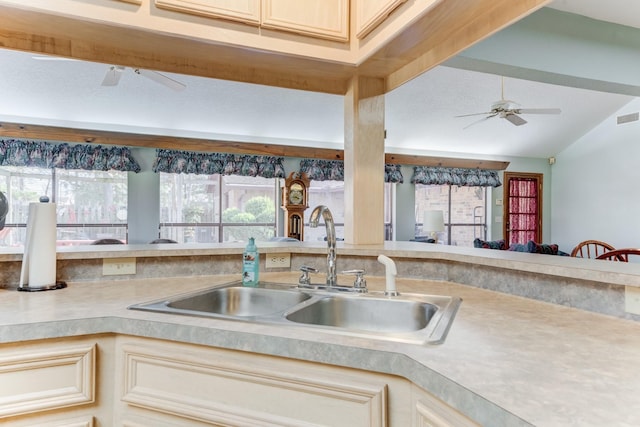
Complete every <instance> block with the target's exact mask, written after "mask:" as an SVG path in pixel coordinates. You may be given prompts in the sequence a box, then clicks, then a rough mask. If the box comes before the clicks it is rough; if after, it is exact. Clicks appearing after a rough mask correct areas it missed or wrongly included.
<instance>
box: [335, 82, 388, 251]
mask: <svg viewBox="0 0 640 427" xmlns="http://www.w3.org/2000/svg"><path fill="white" fill-rule="evenodd" d="M344 105H345V108H344V116H345V120H344V128H345V132H344V134H345V135H344V137H345V140H344V174H345V176H344V208H345V213H344V221H345V232H344V236H345V243H348V244H354V245H371V244H382V243H383V242H384V204H383V203H384V80H383V79H379V78H369V77H360V76H356V77H353V78H352V79H351V81H350V84H349V89H348V91H347V93H346V95H345V104H344Z"/></svg>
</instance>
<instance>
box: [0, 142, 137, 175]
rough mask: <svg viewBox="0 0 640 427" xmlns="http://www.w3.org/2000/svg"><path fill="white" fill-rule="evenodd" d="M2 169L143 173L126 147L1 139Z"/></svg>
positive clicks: (0, 156)
mask: <svg viewBox="0 0 640 427" xmlns="http://www.w3.org/2000/svg"><path fill="white" fill-rule="evenodd" d="M0 166H31V167H39V168H47V169H51V168H59V169H84V170H101V171H106V170H118V171H123V172H140V165H139V164H138V162H136V160H135V159H134V158H133V156H131V152H130V151H129V149H128V148H127V147H115V146H113V147H102V146H100V145H84V144H78V145H69V144H67V143H62V144H53V143H49V142H43V141H22V140H14V139H11V140H0Z"/></svg>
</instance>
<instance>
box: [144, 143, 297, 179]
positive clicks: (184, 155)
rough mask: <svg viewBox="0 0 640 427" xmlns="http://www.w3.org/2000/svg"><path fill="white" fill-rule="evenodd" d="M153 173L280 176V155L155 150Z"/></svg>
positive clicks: (281, 170) (282, 174) (282, 176)
mask: <svg viewBox="0 0 640 427" xmlns="http://www.w3.org/2000/svg"><path fill="white" fill-rule="evenodd" d="M153 171H154V172H166V173H194V174H204V175H214V174H221V175H242V176H261V177H263V178H284V176H285V173H284V166H283V165H282V157H270V156H249V155H241V154H224V153H196V152H190V151H176V150H162V149H159V150H156V160H155V161H154V163H153Z"/></svg>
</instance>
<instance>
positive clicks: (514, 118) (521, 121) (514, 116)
mask: <svg viewBox="0 0 640 427" xmlns="http://www.w3.org/2000/svg"><path fill="white" fill-rule="evenodd" d="M503 117H504V118H505V119H507V120H509V121H510V122H511V123H513V124H514V125H516V126H522V125H524V124H526V123H527V121H526V120H525V119H523V118H522V117H520V116H518V115H517V114H514V113H507V114H505V115H504V116H503Z"/></svg>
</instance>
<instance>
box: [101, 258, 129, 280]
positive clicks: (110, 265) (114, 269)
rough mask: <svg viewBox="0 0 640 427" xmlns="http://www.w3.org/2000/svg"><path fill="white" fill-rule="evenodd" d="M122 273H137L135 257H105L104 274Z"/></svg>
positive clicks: (114, 274) (103, 262)
mask: <svg viewBox="0 0 640 427" xmlns="http://www.w3.org/2000/svg"><path fill="white" fill-rule="evenodd" d="M120 274H136V259H135V258H103V259H102V275H103V276H117V275H120Z"/></svg>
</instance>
